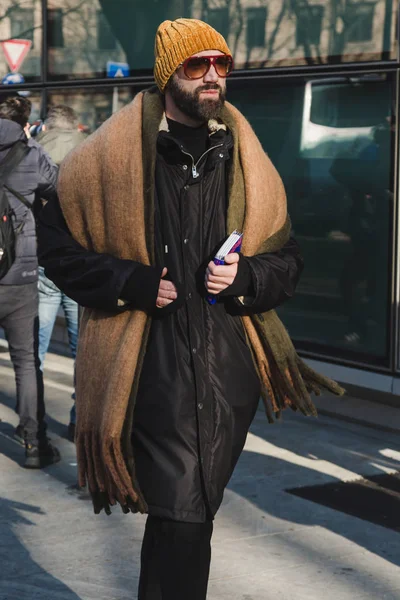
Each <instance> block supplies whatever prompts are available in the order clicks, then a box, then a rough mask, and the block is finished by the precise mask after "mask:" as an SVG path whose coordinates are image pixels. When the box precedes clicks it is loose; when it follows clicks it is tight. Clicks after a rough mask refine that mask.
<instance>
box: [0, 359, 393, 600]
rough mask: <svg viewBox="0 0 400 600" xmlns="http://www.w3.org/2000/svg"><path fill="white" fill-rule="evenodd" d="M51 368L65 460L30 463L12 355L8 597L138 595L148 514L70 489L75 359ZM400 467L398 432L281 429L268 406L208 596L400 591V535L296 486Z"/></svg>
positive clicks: (2, 503)
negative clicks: (43, 465) (106, 510)
mask: <svg viewBox="0 0 400 600" xmlns="http://www.w3.org/2000/svg"><path fill="white" fill-rule="evenodd" d="M45 376H46V402H47V411H48V415H49V417H48V422H49V429H50V436H51V438H52V440H53V441H54V443H55V444H56V445H57V446H58V447H59V448H60V451H61V453H62V457H63V460H62V462H61V463H59V464H57V465H54V466H52V467H49V468H47V469H46V470H43V471H25V470H24V469H23V468H21V464H22V461H23V450H22V448H21V446H19V445H18V444H17V443H16V442H14V441H13V440H12V439H11V435H12V428H13V427H14V426H15V425H16V424H17V417H16V415H15V413H14V412H13V407H14V402H15V400H14V398H15V393H14V377H13V372H12V369H11V366H10V363H9V359H8V355H7V353H6V352H4V351H3V352H0V381H1V384H0V418H1V423H0V452H1V454H0V600H78V599H80V600H132V599H133V598H136V588H137V580H138V568H139V554H140V540H141V536H142V533H143V526H144V517H142V516H134V515H123V514H122V513H121V512H120V509H118V508H115V509H114V511H113V514H112V516H111V517H107V516H105V515H104V514H102V515H100V516H95V515H94V514H93V513H92V509H91V504H90V503H89V501H88V500H85V499H84V498H82V497H80V496H78V495H74V494H73V493H72V492H71V490H70V489H68V486H71V485H73V484H74V483H75V476H76V457H75V448H74V445H73V444H71V443H70V442H68V441H67V440H66V439H65V438H64V437H63V436H64V434H65V429H66V424H67V421H68V413H69V409H70V404H71V400H70V395H71V392H72V361H71V360H70V359H67V358H63V357H56V356H55V355H49V357H48V360H47V363H46V372H45ZM399 469H400V440H399V436H398V435H396V434H395V433H390V432H387V431H382V430H379V429H372V428H370V427H363V426H361V425H358V424H355V423H348V422H345V421H339V420H337V419H335V418H332V417H327V416H321V417H320V418H319V419H313V420H311V419H306V418H303V417H301V416H299V415H294V414H292V413H289V414H287V415H285V417H284V420H283V422H280V423H278V424H275V425H273V426H269V425H268V424H267V422H266V419H265V417H264V415H263V414H262V412H261V411H259V412H258V414H257V416H256V419H255V422H254V424H253V427H252V430H251V433H250V434H249V436H248V440H247V445H246V449H245V451H244V453H243V455H242V458H241V460H240V463H239V465H238V468H237V469H236V471H235V474H234V476H233V478H232V480H231V482H230V485H229V488H228V490H227V491H226V494H225V499H224V502H223V506H222V507H221V510H220V512H219V513H218V515H217V518H216V522H215V534H214V538H213V563H212V571H211V579H210V586H209V594H208V598H209V599H210V600H272V599H273V600H321V599H322V598H323V599H324V600H325V599H327V600H330V599H332V600H350V599H351V600H361V599H362V600H364V599H365V600H382V599H385V600H389V599H390V600H400V569H399V565H400V552H399V547H400V533H399V532H395V531H393V530H390V529H386V528H383V527H380V526H378V525H374V524H371V523H369V522H367V521H362V520H360V519H358V518H355V517H352V516H349V515H346V514H343V513H341V512H338V511H335V510H332V509H330V508H326V507H324V506H321V505H318V504H315V503H312V502H309V501H306V500H303V499H301V498H298V497H296V496H293V495H291V494H288V493H287V491H286V490H287V489H289V488H295V487H303V486H309V485H317V484H322V483H325V482H332V481H337V480H344V481H349V480H353V479H355V478H357V477H359V476H361V475H364V476H368V475H374V474H381V473H385V472H393V471H396V470H399ZM399 510H400V506H399ZM188 600H190V599H189V598H188Z"/></svg>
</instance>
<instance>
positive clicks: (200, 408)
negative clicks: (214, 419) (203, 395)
mask: <svg viewBox="0 0 400 600" xmlns="http://www.w3.org/2000/svg"><path fill="white" fill-rule="evenodd" d="M197 406H198V407H199V410H202V408H203V406H204V404H203V403H202V402H199V403H198V405H197Z"/></svg>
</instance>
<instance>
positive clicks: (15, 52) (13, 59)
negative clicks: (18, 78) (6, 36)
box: [1, 40, 32, 73]
mask: <svg viewBox="0 0 400 600" xmlns="http://www.w3.org/2000/svg"><path fill="white" fill-rule="evenodd" d="M31 46H32V42H31V40H7V41H6V42H1V47H2V48H3V52H4V56H5V57H6V61H7V62H8V66H9V67H10V69H11V72H12V73H17V71H19V69H20V67H21V65H22V63H23V62H24V60H25V58H26V56H27V54H28V52H29V50H30V49H31Z"/></svg>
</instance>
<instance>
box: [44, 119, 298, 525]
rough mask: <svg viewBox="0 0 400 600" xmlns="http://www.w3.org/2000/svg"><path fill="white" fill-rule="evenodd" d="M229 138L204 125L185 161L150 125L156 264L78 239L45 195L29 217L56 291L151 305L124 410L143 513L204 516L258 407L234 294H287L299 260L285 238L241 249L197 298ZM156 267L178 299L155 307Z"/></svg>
mask: <svg viewBox="0 0 400 600" xmlns="http://www.w3.org/2000/svg"><path fill="white" fill-rule="evenodd" d="M232 143H233V142H232V136H231V134H230V133H229V132H227V131H224V130H219V131H218V132H217V133H214V134H212V135H210V140H209V148H208V150H207V152H206V153H205V154H204V155H203V156H202V157H200V159H199V160H198V161H197V164H195V162H194V160H193V158H192V157H191V156H190V154H189V153H187V152H186V150H185V148H184V147H183V146H182V145H181V144H180V142H179V140H176V139H174V138H173V137H172V135H171V134H170V133H169V132H160V134H159V138H158V144H157V151H158V153H157V161H156V182H155V183H156V185H155V189H156V199H155V200H156V201H155V211H156V214H155V243H156V264H157V267H147V266H144V265H140V264H138V263H135V262H133V261H128V260H121V259H117V258H115V257H112V256H108V255H104V254H96V253H94V252H90V251H87V250H85V249H83V248H82V247H81V246H79V244H78V243H77V242H75V241H74V240H73V239H72V237H71V236H70V234H69V231H68V228H67V225H66V223H65V221H64V219H63V216H62V213H61V210H60V208H59V206H57V205H56V204H53V205H52V206H47V207H46V208H45V209H44V210H43V212H42V215H41V219H40V226H39V258H40V262H41V264H42V265H43V266H44V267H45V271H46V275H47V276H48V277H49V278H50V279H53V280H54V282H55V283H56V285H57V286H59V287H60V288H61V289H62V290H63V291H64V292H65V293H66V294H68V295H69V296H70V297H72V298H73V299H74V300H76V301H77V302H78V303H80V304H82V305H84V306H90V307H96V308H102V309H108V310H113V311H117V310H118V308H117V306H118V304H120V305H121V304H123V303H122V302H121V300H123V301H127V302H128V309H129V306H131V307H132V308H140V309H142V310H147V311H148V312H149V313H151V314H152V316H153V321H152V326H151V331H150V337H149V342H148V346H147V350H146V354H145V358H144V364H143V367H142V371H141V375H140V381H139V389H138V394H137V399H136V407H135V413H134V420H133V432H132V443H133V447H134V456H135V464H136V474H137V480H138V482H139V485H140V487H141V490H142V492H143V495H144V497H145V500H146V502H147V504H148V507H149V513H150V514H153V515H157V516H162V517H167V518H172V519H175V520H180V521H188V522H203V521H204V520H206V519H207V518H211V517H212V516H213V515H215V513H216V511H217V510H218V507H219V506H220V503H221V501H222V496H223V491H224V488H225V486H226V484H227V483H228V481H229V478H230V476H231V474H232V471H233V469H234V466H235V464H236V462H237V460H238V458H239V455H240V453H241V451H242V449H243V445H244V443H245V439H246V435H247V431H248V428H249V426H250V423H251V421H252V419H253V416H254V413H255V410H256V408H257V404H258V399H259V395H260V383H259V379H258V376H257V373H256V370H255V367H254V364H253V359H252V356H251V353H250V350H249V347H248V345H247V343H246V337H245V332H244V329H243V326H242V321H241V319H240V317H239V316H238V315H237V314H235V312H236V311H235V309H236V302H237V300H236V298H237V297H238V296H245V304H246V306H247V310H248V311H249V312H255V313H259V312H264V311H266V310H269V309H272V308H274V307H276V306H278V305H279V304H281V303H282V302H284V301H285V300H286V299H288V298H290V297H291V296H292V295H293V292H294V289H295V287H296V284H297V281H298V277H299V274H300V272H301V270H302V259H301V257H300V254H299V249H298V246H297V244H296V242H295V241H294V240H292V239H291V240H289V242H288V243H287V244H286V245H285V247H284V248H283V249H282V250H281V251H279V252H277V253H274V254H264V255H258V256H255V257H251V258H249V257H242V256H241V258H240V261H239V270H238V275H237V277H236V279H235V281H234V283H233V284H232V286H230V288H228V289H227V290H225V292H224V294H223V297H221V298H219V300H218V302H217V303H216V304H215V305H210V304H208V302H207V299H206V290H205V287H204V275H205V268H206V265H207V264H208V262H209V261H210V260H211V258H212V257H213V256H214V254H215V250H216V249H217V248H218V247H219V246H220V244H221V243H222V242H223V241H224V239H225V231H226V215H227V187H228V186H227V177H228V174H229V165H230V158H231V150H232ZM132 235H135V232H132ZM164 266H166V267H167V268H168V276H169V277H170V279H171V280H172V281H173V282H174V283H175V285H176V287H177V289H178V299H177V300H176V301H175V302H173V303H172V304H170V305H169V306H168V307H166V308H164V309H157V308H155V301H156V297H157V291H158V287H159V282H160V275H161V271H162V268H163V267H164ZM126 308H127V307H126V306H125V307H124V308H123V309H126ZM121 310H122V309H121ZM104 343H107V342H106V340H105V341H104Z"/></svg>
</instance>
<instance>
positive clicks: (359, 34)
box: [48, 0, 397, 78]
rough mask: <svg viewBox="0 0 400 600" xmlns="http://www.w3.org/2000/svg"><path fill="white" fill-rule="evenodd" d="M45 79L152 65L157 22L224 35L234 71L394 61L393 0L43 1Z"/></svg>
mask: <svg viewBox="0 0 400 600" xmlns="http://www.w3.org/2000/svg"><path fill="white" fill-rule="evenodd" d="M48 7H49V23H48V30H49V46H50V47H49V72H50V75H51V76H52V77H53V78H63V77H64V78H68V77H69V78H78V77H79V78H81V77H103V76H105V74H106V64H107V61H109V60H112V61H116V62H127V63H128V64H129V65H130V69H131V74H132V75H135V74H140V73H141V72H142V71H143V70H147V71H148V70H149V69H152V67H153V60H154V54H153V47H154V35H155V32H156V29H157V26H158V25H159V24H160V23H161V22H162V21H164V20H165V19H176V18H177V17H180V16H186V17H193V18H199V19H203V20H204V21H207V22H209V23H210V24H211V25H212V26H214V27H216V29H218V30H219V31H220V32H221V33H222V34H223V35H224V36H225V37H226V38H227V40H228V43H229V45H230V47H231V49H232V52H233V54H234V58H235V64H236V66H237V67H238V68H254V67H258V68H263V67H269V66H279V65H282V66H283V65H296V64H310V65H313V64H323V63H337V62H349V61H371V60H381V59H390V58H393V59H394V58H395V37H396V36H395V29H396V10H397V3H396V2H395V1H394V0H368V1H366V2H364V1H361V2H356V1H353V0H352V1H351V2H350V0H318V1H314V0H274V2H271V1H270V0H258V1H257V3H255V2H254V0H237V2H230V1H228V0H163V1H162V2H160V1H159V0H130V1H128V0H121V1H120V2H115V0H84V1H82V0H49V2H48Z"/></svg>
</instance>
